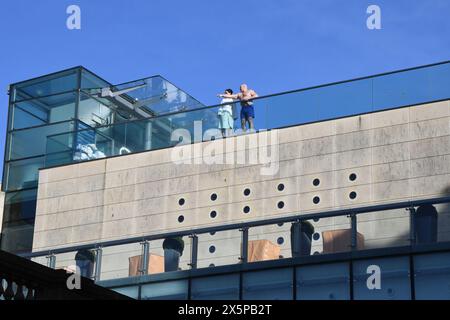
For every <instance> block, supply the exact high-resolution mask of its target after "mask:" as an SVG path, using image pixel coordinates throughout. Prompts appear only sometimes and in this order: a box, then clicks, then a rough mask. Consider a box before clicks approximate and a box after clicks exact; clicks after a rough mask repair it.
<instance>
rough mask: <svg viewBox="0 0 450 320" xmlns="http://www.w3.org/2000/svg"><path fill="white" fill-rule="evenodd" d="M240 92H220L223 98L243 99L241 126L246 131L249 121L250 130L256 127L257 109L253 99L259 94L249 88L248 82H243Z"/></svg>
mask: <svg viewBox="0 0 450 320" xmlns="http://www.w3.org/2000/svg"><path fill="white" fill-rule="evenodd" d="M240 91H241V92H239V93H238V94H220V95H219V96H220V97H222V98H231V99H239V100H240V101H241V126H242V131H246V123H247V122H248V124H249V127H250V131H252V130H254V129H255V124H254V122H253V119H254V118H255V109H254V108H253V101H252V100H253V99H255V98H257V97H258V95H257V94H256V92H255V91H254V90H252V89H249V88H248V87H247V85H246V84H241V87H240Z"/></svg>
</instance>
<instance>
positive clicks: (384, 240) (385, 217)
mask: <svg viewBox="0 0 450 320" xmlns="http://www.w3.org/2000/svg"><path fill="white" fill-rule="evenodd" d="M357 218H358V241H359V244H358V249H359V250H362V249H375V248H386V247H397V246H408V245H410V244H411V243H410V240H409V239H410V234H409V225H410V223H409V212H408V211H407V210H406V209H396V210H387V211H379V212H370V213H365V214H360V215H358V217H357Z"/></svg>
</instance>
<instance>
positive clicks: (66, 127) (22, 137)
mask: <svg viewBox="0 0 450 320" xmlns="http://www.w3.org/2000/svg"><path fill="white" fill-rule="evenodd" d="M73 129H74V122H73V121H66V122H61V123H57V124H53V125H48V126H43V127H37V128H30V129H23V130H19V131H13V132H11V133H10V136H11V151H10V154H9V155H8V157H7V159H8V160H16V159H22V158H28V157H34V156H40V155H44V154H45V153H46V144H47V137H48V136H51V135H54V134H58V133H61V132H69V131H72V130H73Z"/></svg>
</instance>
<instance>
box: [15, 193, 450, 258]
mask: <svg viewBox="0 0 450 320" xmlns="http://www.w3.org/2000/svg"><path fill="white" fill-rule="evenodd" d="M442 203H450V196H445V197H437V198H429V199H422V200H408V201H403V202H396V203H386V204H379V205H371V206H364V207H351V208H344V209H338V210H330V211H324V212H318V213H307V214H296V215H292V216H289V217H280V218H271V219H265V220H255V221H249V222H239V223H233V224H227V225H223V226H214V227H202V228H194V229H189V230H186V231H175V232H166V233H158V234H152V235H147V236H139V237H132V238H128V239H119V240H111V241H103V242H95V243H91V244H85V245H77V246H71V247H63V248H57V249H49V250H43V251H36V252H31V253H24V254H19V255H20V256H21V257H24V258H36V257H42V256H49V255H55V254H62V253H68V252H73V251H78V250H83V249H86V250H89V249H98V248H106V247H113V246H120V245H126V244H132V243H140V242H145V241H155V240H162V239H166V238H172V237H184V236H191V237H192V236H194V235H199V234H206V233H210V232H222V231H228V230H238V229H241V230H245V229H249V228H255V227H260V226H266V225H274V224H278V223H287V222H298V221H305V220H312V219H321V218H328V217H337V216H345V215H350V216H351V215H358V214H363V213H369V212H378V211H387V210H394V209H402V208H404V209H409V208H413V207H418V206H421V205H426V204H442Z"/></svg>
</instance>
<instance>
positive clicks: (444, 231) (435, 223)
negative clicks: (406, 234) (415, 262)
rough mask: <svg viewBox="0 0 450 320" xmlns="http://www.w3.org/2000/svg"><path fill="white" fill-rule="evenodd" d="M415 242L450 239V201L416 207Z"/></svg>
mask: <svg viewBox="0 0 450 320" xmlns="http://www.w3.org/2000/svg"><path fill="white" fill-rule="evenodd" d="M415 228H416V232H415V238H416V241H415V243H416V244H423V243H435V242H448V241H450V203H441V204H433V205H425V206H420V207H417V208H416V213H415Z"/></svg>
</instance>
